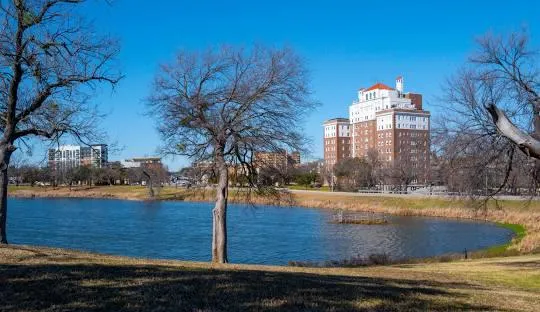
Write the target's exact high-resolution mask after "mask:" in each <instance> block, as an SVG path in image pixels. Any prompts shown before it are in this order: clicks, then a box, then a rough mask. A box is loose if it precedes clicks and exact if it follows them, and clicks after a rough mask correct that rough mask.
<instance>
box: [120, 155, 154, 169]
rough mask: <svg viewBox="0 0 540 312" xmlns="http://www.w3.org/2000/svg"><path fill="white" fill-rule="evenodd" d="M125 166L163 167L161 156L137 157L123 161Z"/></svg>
mask: <svg viewBox="0 0 540 312" xmlns="http://www.w3.org/2000/svg"><path fill="white" fill-rule="evenodd" d="M121 163H122V166H123V167H124V168H147V169H161V168H163V164H162V162H161V157H136V158H131V159H126V160H124V161H122V162H121Z"/></svg>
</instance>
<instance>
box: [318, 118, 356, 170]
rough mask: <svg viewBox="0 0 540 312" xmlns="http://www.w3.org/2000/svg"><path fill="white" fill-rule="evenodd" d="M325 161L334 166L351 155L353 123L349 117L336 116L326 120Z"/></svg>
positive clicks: (327, 164)
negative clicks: (351, 129) (351, 123)
mask: <svg viewBox="0 0 540 312" xmlns="http://www.w3.org/2000/svg"><path fill="white" fill-rule="evenodd" d="M323 126H324V163H325V165H326V166H333V165H335V164H336V163H337V162H339V161H340V160H342V159H344V158H349V157H351V131H350V128H351V125H350V122H349V119H347V118H334V119H330V120H327V121H325V122H324V124H323Z"/></svg>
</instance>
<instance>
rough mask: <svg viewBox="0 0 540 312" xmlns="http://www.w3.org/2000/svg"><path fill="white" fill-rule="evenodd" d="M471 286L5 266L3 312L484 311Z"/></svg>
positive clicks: (0, 272) (0, 296)
mask: <svg viewBox="0 0 540 312" xmlns="http://www.w3.org/2000/svg"><path fill="white" fill-rule="evenodd" d="M445 288H453V289H465V288H472V286H471V285H468V284H461V283H442V282H441V283H436V282H433V281H430V282H427V281H410V280H407V281H405V280H400V279H385V278H368V277H347V276H329V275H317V274H307V273H286V272H267V271H246V270H244V271H242V270H239V271H230V270H218V269H191V268H180V267H167V266H137V265H127V266H119V265H86V264H57V265H56V264H43V265H41V264H24V265H23V264H21V265H18V264H10V265H0V311H5V312H7V311H20V310H25V311H42V310H47V311H68V310H77V311H415V310H418V311H425V310H430V311H456V310H466V311H481V310H483V311H485V310H490V307H487V306H481V305H468V304H465V303H463V300H464V299H466V297H465V296H464V295H459V294H457V293H456V292H448V291H447V290H445Z"/></svg>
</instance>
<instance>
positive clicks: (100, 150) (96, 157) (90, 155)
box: [48, 144, 109, 170]
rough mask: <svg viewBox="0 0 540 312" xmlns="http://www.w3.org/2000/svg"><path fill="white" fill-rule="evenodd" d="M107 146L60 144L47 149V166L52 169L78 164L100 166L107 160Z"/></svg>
mask: <svg viewBox="0 0 540 312" xmlns="http://www.w3.org/2000/svg"><path fill="white" fill-rule="evenodd" d="M108 155H109V151H108V147H107V145H106V144H93V145H90V146H80V145H61V146H59V147H58V148H52V149H49V155H48V156H49V157H48V159H49V161H48V163H49V167H50V168H52V169H54V170H65V169H70V168H77V167H79V166H92V167H95V168H102V167H105V166H106V165H107V162H108V160H109V159H108Z"/></svg>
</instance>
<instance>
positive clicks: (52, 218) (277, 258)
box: [8, 198, 513, 265]
mask: <svg viewBox="0 0 540 312" xmlns="http://www.w3.org/2000/svg"><path fill="white" fill-rule="evenodd" d="M212 208H213V205H212V204H210V203H192V202H180V201H179V202H158V201H156V202H153V201H148V202H142V201H140V202H139V201H125V200H109V199H17V198H10V199H9V207H8V209H9V213H8V239H9V241H10V243H13V244H28V245H44V246H50V247H62V248H74V249H81V250H87V251H93V252H99V253H106V254H113V255H124V256H135V257H144V258H159V259H177V260H194V261H209V260H210V259H211V254H210V248H211V226H212V219H211V218H212V214H211V210H212ZM332 214H333V212H332V211H331V210H325V209H311V208H300V207H292V208H289V207H274V206H257V207H250V206H246V205H230V206H229V210H228V215H227V218H228V219H227V221H228V230H229V232H228V234H229V250H228V251H229V261H230V262H233V263H252V264H272V265H286V264H287V263H288V262H289V261H310V262H321V261H327V260H343V259H349V258H350V257H352V256H368V255H370V254H374V253H387V254H389V255H390V256H391V257H392V258H403V257H428V256H435V255H440V254H445V253H450V252H463V250H464V249H467V250H477V249H482V248H486V247H489V246H493V245H498V244H504V243H506V242H508V241H509V240H511V238H512V235H513V233H512V232H511V231H510V230H508V229H505V228H501V227H498V226H496V225H495V224H493V223H484V222H472V221H461V220H454V219H442V218H423V217H398V216H387V218H388V220H389V222H390V223H389V224H387V225H352V224H333V223H330V221H331V219H332Z"/></svg>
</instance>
